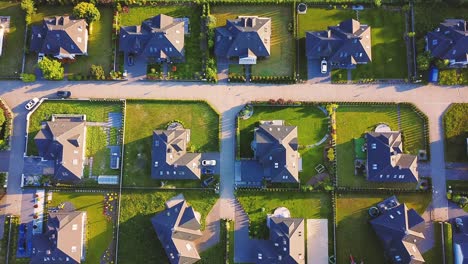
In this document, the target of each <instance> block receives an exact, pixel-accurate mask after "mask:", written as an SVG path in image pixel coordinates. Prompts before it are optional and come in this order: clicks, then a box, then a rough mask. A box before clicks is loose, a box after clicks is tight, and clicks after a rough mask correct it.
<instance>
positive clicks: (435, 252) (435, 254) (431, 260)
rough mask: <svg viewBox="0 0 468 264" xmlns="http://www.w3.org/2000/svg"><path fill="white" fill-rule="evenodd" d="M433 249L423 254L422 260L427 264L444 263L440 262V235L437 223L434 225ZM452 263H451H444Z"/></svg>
mask: <svg viewBox="0 0 468 264" xmlns="http://www.w3.org/2000/svg"><path fill="white" fill-rule="evenodd" d="M433 226H434V247H433V248H431V249H430V250H429V251H426V252H424V254H422V255H423V258H424V260H425V261H426V263H427V264H438V263H444V261H443V260H442V241H441V239H442V233H441V228H440V224H439V223H434V224H433ZM446 253H447V252H446ZM446 263H453V262H446Z"/></svg>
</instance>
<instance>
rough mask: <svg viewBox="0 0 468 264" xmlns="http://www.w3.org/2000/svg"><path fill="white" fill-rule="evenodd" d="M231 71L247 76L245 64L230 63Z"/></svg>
mask: <svg viewBox="0 0 468 264" xmlns="http://www.w3.org/2000/svg"><path fill="white" fill-rule="evenodd" d="M229 73H234V74H236V75H241V76H245V68H244V65H239V64H229Z"/></svg>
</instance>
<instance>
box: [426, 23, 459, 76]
mask: <svg viewBox="0 0 468 264" xmlns="http://www.w3.org/2000/svg"><path fill="white" fill-rule="evenodd" d="M466 24H467V23H466V20H464V19H446V20H445V21H444V22H442V23H440V25H439V27H437V28H436V29H435V30H434V31H431V32H429V33H427V35H426V38H425V39H426V50H428V51H430V52H431V54H432V56H433V57H435V58H439V59H443V60H448V61H449V66H451V67H466V66H467V65H468V31H467V27H466Z"/></svg>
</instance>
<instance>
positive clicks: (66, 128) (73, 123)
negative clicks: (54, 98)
mask: <svg viewBox="0 0 468 264" xmlns="http://www.w3.org/2000/svg"><path fill="white" fill-rule="evenodd" d="M85 119H86V118H85V117H84V116H83V117H82V118H77V117H61V116H56V115H53V117H52V121H48V122H46V123H45V125H44V126H43V128H42V129H41V130H40V131H39V132H38V133H37V135H36V136H35V137H34V142H35V143H36V146H37V149H38V151H39V155H40V156H41V157H43V158H44V159H46V160H55V161H56V162H55V172H54V177H55V180H57V181H58V182H65V183H76V182H78V181H80V180H81V177H82V176H83V166H84V165H83V164H84V155H85V154H84V147H85V144H86V138H85V137H86V126H85V122H84V121H83V120H85Z"/></svg>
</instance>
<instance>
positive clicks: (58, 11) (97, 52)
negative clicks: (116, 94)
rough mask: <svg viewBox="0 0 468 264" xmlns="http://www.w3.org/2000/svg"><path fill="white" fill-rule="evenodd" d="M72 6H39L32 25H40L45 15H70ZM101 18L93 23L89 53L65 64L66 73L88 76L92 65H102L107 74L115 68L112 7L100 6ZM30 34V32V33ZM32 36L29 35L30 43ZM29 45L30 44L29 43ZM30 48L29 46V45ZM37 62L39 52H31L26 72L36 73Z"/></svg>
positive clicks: (27, 57)
mask: <svg viewBox="0 0 468 264" xmlns="http://www.w3.org/2000/svg"><path fill="white" fill-rule="evenodd" d="M72 9H73V7H72V6H50V5H48V6H38V7H37V11H36V13H35V14H34V15H33V16H32V25H33V26H36V25H40V24H41V23H42V20H43V18H44V17H50V16H60V15H67V14H68V15H70V14H71V13H72ZM99 12H100V13H101V20H99V21H96V22H94V23H93V26H92V33H91V32H90V33H91V34H90V35H89V39H88V55H87V56H78V57H77V59H76V61H75V62H73V63H71V64H66V65H65V73H66V74H68V73H69V74H73V75H81V76H88V75H89V71H90V68H91V65H93V64H95V65H101V66H102V67H103V69H104V71H105V73H106V74H108V73H109V72H110V70H111V69H113V52H112V16H113V15H112V13H113V11H112V9H111V8H106V7H99ZM28 34H29V33H28ZM30 38H31V36H30V35H29V36H28V43H29V40H30ZM28 45H29V44H28ZM27 49H28V50H29V46H28V47H27ZM36 64H37V53H34V52H29V53H28V55H27V56H26V64H25V72H27V73H34V71H35V70H34V68H35V67H36Z"/></svg>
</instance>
